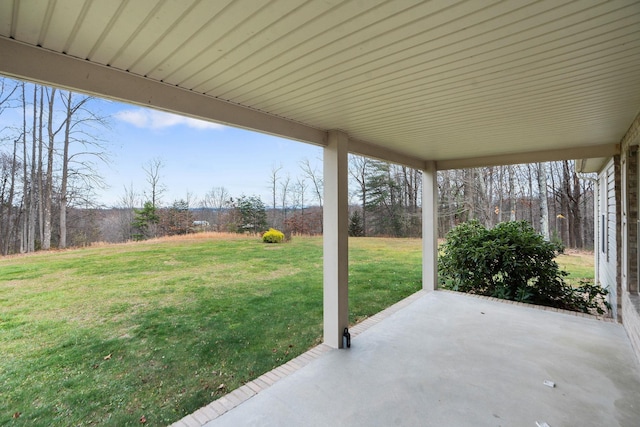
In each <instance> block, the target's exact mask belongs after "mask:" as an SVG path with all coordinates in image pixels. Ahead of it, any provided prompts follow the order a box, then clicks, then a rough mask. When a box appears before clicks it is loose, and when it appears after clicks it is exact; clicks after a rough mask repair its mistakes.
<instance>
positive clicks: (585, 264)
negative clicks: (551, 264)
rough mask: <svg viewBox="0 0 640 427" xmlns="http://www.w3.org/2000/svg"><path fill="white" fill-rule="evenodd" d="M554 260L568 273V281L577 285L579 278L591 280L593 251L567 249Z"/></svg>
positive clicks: (592, 275) (592, 274)
mask: <svg viewBox="0 0 640 427" xmlns="http://www.w3.org/2000/svg"><path fill="white" fill-rule="evenodd" d="M556 260H557V262H558V265H560V268H561V269H563V270H565V271H567V272H568V273H569V276H568V277H567V282H568V283H570V284H572V285H579V284H580V280H590V281H593V278H594V274H595V269H594V261H595V260H594V256H593V252H572V251H567V252H566V253H565V254H562V255H559V256H558V258H556Z"/></svg>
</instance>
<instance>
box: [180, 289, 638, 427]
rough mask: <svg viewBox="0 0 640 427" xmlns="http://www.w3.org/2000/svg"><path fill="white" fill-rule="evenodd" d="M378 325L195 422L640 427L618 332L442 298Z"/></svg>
mask: <svg viewBox="0 0 640 427" xmlns="http://www.w3.org/2000/svg"><path fill="white" fill-rule="evenodd" d="M384 317H386V318H384V319H383V320H381V321H379V322H375V321H374V322H372V324H371V326H370V327H368V328H367V329H366V330H363V331H362V332H361V333H360V334H359V335H358V336H356V337H354V338H353V340H352V345H351V348H350V349H345V350H327V351H324V352H316V354H317V357H316V358H315V360H312V361H309V363H308V364H306V366H304V367H302V368H300V369H297V370H295V369H290V370H291V371H292V372H289V373H288V374H287V375H286V377H284V378H282V379H280V380H279V381H277V382H275V383H274V384H273V385H270V386H268V387H266V388H264V389H260V390H257V391H258V392H257V393H252V394H251V393H250V394H251V396H250V397H247V399H246V401H244V402H242V403H240V404H237V406H236V405H235V404H232V405H231V406H235V407H234V408H233V409H230V410H225V413H223V414H222V415H220V416H218V417H217V418H215V419H213V420H211V421H206V420H204V422H201V424H204V425H206V426H207V427H222V426H234V427H237V426H394V425H398V426H474V427H478V426H531V427H535V426H536V425H540V426H544V425H545V424H544V423H546V424H547V425H548V426H550V427H560V426H582V427H584V426H608V427H609V426H628V427H638V426H640V366H639V364H638V361H637V359H636V358H635V355H634V354H633V352H632V349H631V345H630V342H629V340H628V338H627V336H626V333H625V331H624V329H623V327H622V326H621V325H619V324H615V323H612V322H605V321H602V320H596V319H593V318H589V317H581V316H576V315H574V314H567V313H566V312H557V311H551V310H543V309H541V308H539V307H527V306H523V305H515V304H510V303H506V302H501V301H494V300H490V299H482V298H477V297H473V296H468V295H463V294H457V293H452V292H444V291H437V292H431V293H424V292H420V293H418V294H416V295H414V296H413V297H412V298H411V299H409V300H407V301H405V302H404V304H403V307H402V308H401V309H397V310H392V314H390V315H387V316H384ZM320 353H322V354H320ZM290 366H291V365H290ZM293 366H296V364H295V363H294V364H293ZM265 379H268V378H267V377H265ZM545 380H549V381H552V382H554V383H555V387H549V386H547V385H545V384H544V381H545ZM253 387H254V388H256V387H255V385H254V386H253ZM223 399H224V398H223ZM232 400H233V399H232ZM223 403H224V401H223ZM218 405H220V404H219V403H218ZM214 409H215V406H212V407H210V408H203V410H205V411H209V413H211V412H213V410H214ZM219 412H221V411H219ZM202 414H203V412H200V415H201V416H202ZM193 415H198V414H197V413H196V414H193ZM216 416H217V415H216ZM196 418H197V417H196ZM194 419H195V418H193V417H191V418H188V419H187V418H185V419H183V420H181V421H179V422H178V423H176V424H175V425H176V426H177V425H192V424H193V420H194Z"/></svg>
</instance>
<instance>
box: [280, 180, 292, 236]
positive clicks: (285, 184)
mask: <svg viewBox="0 0 640 427" xmlns="http://www.w3.org/2000/svg"><path fill="white" fill-rule="evenodd" d="M290 184H291V175H289V174H287V176H285V177H284V179H283V180H282V182H280V201H281V203H282V204H281V206H282V223H283V224H284V223H285V222H286V221H287V203H288V201H289V189H290V187H289V186H290Z"/></svg>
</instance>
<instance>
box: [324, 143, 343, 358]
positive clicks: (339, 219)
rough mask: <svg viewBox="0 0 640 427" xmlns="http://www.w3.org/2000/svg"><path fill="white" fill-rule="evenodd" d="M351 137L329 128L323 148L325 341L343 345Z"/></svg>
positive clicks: (330, 343)
mask: <svg viewBox="0 0 640 427" xmlns="http://www.w3.org/2000/svg"><path fill="white" fill-rule="evenodd" d="M348 141H349V138H348V136H347V135H346V134H345V133H343V132H339V131H330V132H329V144H328V145H327V146H326V147H325V148H324V177H323V178H324V205H323V229H322V234H323V259H324V268H323V275H324V276H323V277H324V279H323V282H324V343H325V344H327V345H329V346H331V347H333V348H342V333H343V331H344V328H346V327H348V326H349V287H348V277H349V256H348V255H349V254H348V252H349V196H348V185H347V184H348V151H347V144H348Z"/></svg>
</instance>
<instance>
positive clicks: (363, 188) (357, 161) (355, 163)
mask: <svg viewBox="0 0 640 427" xmlns="http://www.w3.org/2000/svg"><path fill="white" fill-rule="evenodd" d="M371 163H372V160H371V159H369V158H367V157H363V156H356V155H353V156H349V174H350V175H351V176H352V177H353V179H355V180H356V183H357V185H358V196H359V198H360V202H361V206H362V232H363V236H366V235H367V209H366V208H367V197H368V194H367V191H368V180H369V168H370V167H371Z"/></svg>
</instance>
